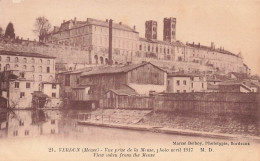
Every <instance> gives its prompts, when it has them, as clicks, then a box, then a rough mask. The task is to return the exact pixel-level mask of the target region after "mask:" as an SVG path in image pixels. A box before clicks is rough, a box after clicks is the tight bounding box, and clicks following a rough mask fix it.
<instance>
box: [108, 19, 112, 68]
mask: <svg viewBox="0 0 260 161" xmlns="http://www.w3.org/2000/svg"><path fill="white" fill-rule="evenodd" d="M112 29H113V20H112V19H110V20H109V34H108V35H109V36H108V37H109V46H108V65H112Z"/></svg>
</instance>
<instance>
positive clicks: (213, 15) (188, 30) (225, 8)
mask: <svg viewBox="0 0 260 161" xmlns="http://www.w3.org/2000/svg"><path fill="white" fill-rule="evenodd" d="M39 16H45V17H46V18H47V19H49V21H50V22H51V24H52V26H54V25H55V26H59V25H60V23H61V22H62V21H63V20H69V19H74V17H77V20H81V21H84V20H86V19H87V18H96V19H100V20H106V19H113V20H114V21H113V22H114V23H118V22H122V23H124V24H127V25H129V26H134V25H135V26H136V29H137V31H139V33H140V34H139V35H140V37H144V31H145V21H146V20H155V21H157V23H158V39H160V40H162V36H163V18H165V17H175V18H176V19H177V27H176V28H177V29H176V37H177V39H178V40H180V41H182V42H184V43H186V42H195V43H200V44H202V45H207V46H210V44H211V42H214V43H215V45H216V47H220V46H222V47H224V49H225V50H229V51H231V52H233V53H235V54H238V53H239V52H241V53H242V56H243V58H244V63H246V64H247V65H248V66H249V67H250V68H251V69H252V73H253V74H259V75H260V0H0V26H1V27H2V28H3V29H4V30H5V28H6V26H7V24H8V23H9V22H12V23H13V24H14V28H15V34H16V35H17V36H19V37H23V39H27V38H29V39H31V40H33V39H36V38H37V37H36V35H34V33H33V32H32V30H33V25H34V22H35V19H36V18H37V17H39Z"/></svg>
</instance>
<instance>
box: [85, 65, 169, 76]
mask: <svg viewBox="0 0 260 161" xmlns="http://www.w3.org/2000/svg"><path fill="white" fill-rule="evenodd" d="M147 64H151V65H153V66H155V67H156V68H158V69H160V70H162V71H164V70H163V69H161V68H160V67H158V66H156V65H154V64H152V63H150V62H144V63H140V64H131V65H126V66H116V67H109V66H105V67H102V68H97V69H93V70H92V71H89V72H84V73H82V74H81V76H82V77H84V76H90V75H99V74H115V73H126V72H129V71H131V70H134V69H136V68H138V67H141V66H144V65H147ZM164 72H165V71H164Z"/></svg>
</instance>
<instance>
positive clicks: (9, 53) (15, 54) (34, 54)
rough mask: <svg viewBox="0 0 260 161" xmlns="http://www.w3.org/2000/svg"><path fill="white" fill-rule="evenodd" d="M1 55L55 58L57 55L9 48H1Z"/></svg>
mask: <svg viewBox="0 0 260 161" xmlns="http://www.w3.org/2000/svg"><path fill="white" fill-rule="evenodd" d="M0 55H10V56H24V57H37V58H49V59H55V57H53V56H47V55H43V54H39V53H31V52H20V51H7V50H0Z"/></svg>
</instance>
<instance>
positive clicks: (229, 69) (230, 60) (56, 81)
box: [0, 18, 260, 108]
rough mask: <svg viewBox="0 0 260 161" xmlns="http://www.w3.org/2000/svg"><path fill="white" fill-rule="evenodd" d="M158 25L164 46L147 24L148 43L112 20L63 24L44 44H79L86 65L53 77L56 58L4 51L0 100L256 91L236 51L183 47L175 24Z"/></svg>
mask: <svg viewBox="0 0 260 161" xmlns="http://www.w3.org/2000/svg"><path fill="white" fill-rule="evenodd" d="M163 23H164V27H163V41H162V40H158V39H157V35H158V33H157V22H156V21H152V20H150V21H146V23H145V38H141V37H139V32H138V31H136V28H135V26H134V27H133V28H131V27H129V26H127V25H125V24H122V23H121V22H120V23H118V24H117V23H113V21H112V20H106V21H101V20H96V19H91V18H88V19H87V20H86V21H77V19H76V18H75V19H74V20H69V21H64V22H63V23H62V24H61V25H60V27H56V26H55V27H54V30H53V31H52V32H50V33H49V34H48V35H46V37H45V43H46V44H50V43H51V44H62V45H65V46H80V47H81V48H82V49H83V50H84V51H87V52H85V53H84V54H85V57H86V59H87V60H88V62H87V66H85V67H84V68H80V69H75V70H66V71H62V72H59V73H56V69H57V68H56V66H57V63H55V57H54V56H55V55H53V56H47V55H44V54H38V53H31V52H18V51H15V52H14V51H6V50H1V51H0V70H1V86H0V88H1V95H2V97H4V98H7V100H8V105H9V107H17V108H26V107H34V106H37V107H43V105H41V102H45V103H44V104H45V105H44V107H57V106H61V99H65V98H68V99H69V100H70V101H74V102H75V103H80V104H81V105H86V104H84V103H82V101H83V102H84V101H90V103H91V102H95V103H96V102H99V100H100V99H101V98H102V97H106V98H117V96H151V95H153V94H155V93H190V92H230V91H231V92H259V85H260V84H259V81H258V80H257V79H252V77H251V76H250V72H251V71H250V69H249V68H248V66H247V65H246V64H244V63H243V58H242V56H241V54H240V53H239V54H234V53H231V52H229V51H227V50H225V49H224V48H223V47H221V48H215V45H214V43H211V46H204V45H200V44H194V43H186V44H184V43H182V42H180V41H178V40H176V19H175V18H164V21H163ZM71 56H73V55H71ZM60 59H62V58H60ZM93 65H94V66H93ZM108 65H109V66H108ZM166 67H167V68H166ZM46 102H47V103H46ZM35 104H36V105H35ZM47 104H48V105H47Z"/></svg>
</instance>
